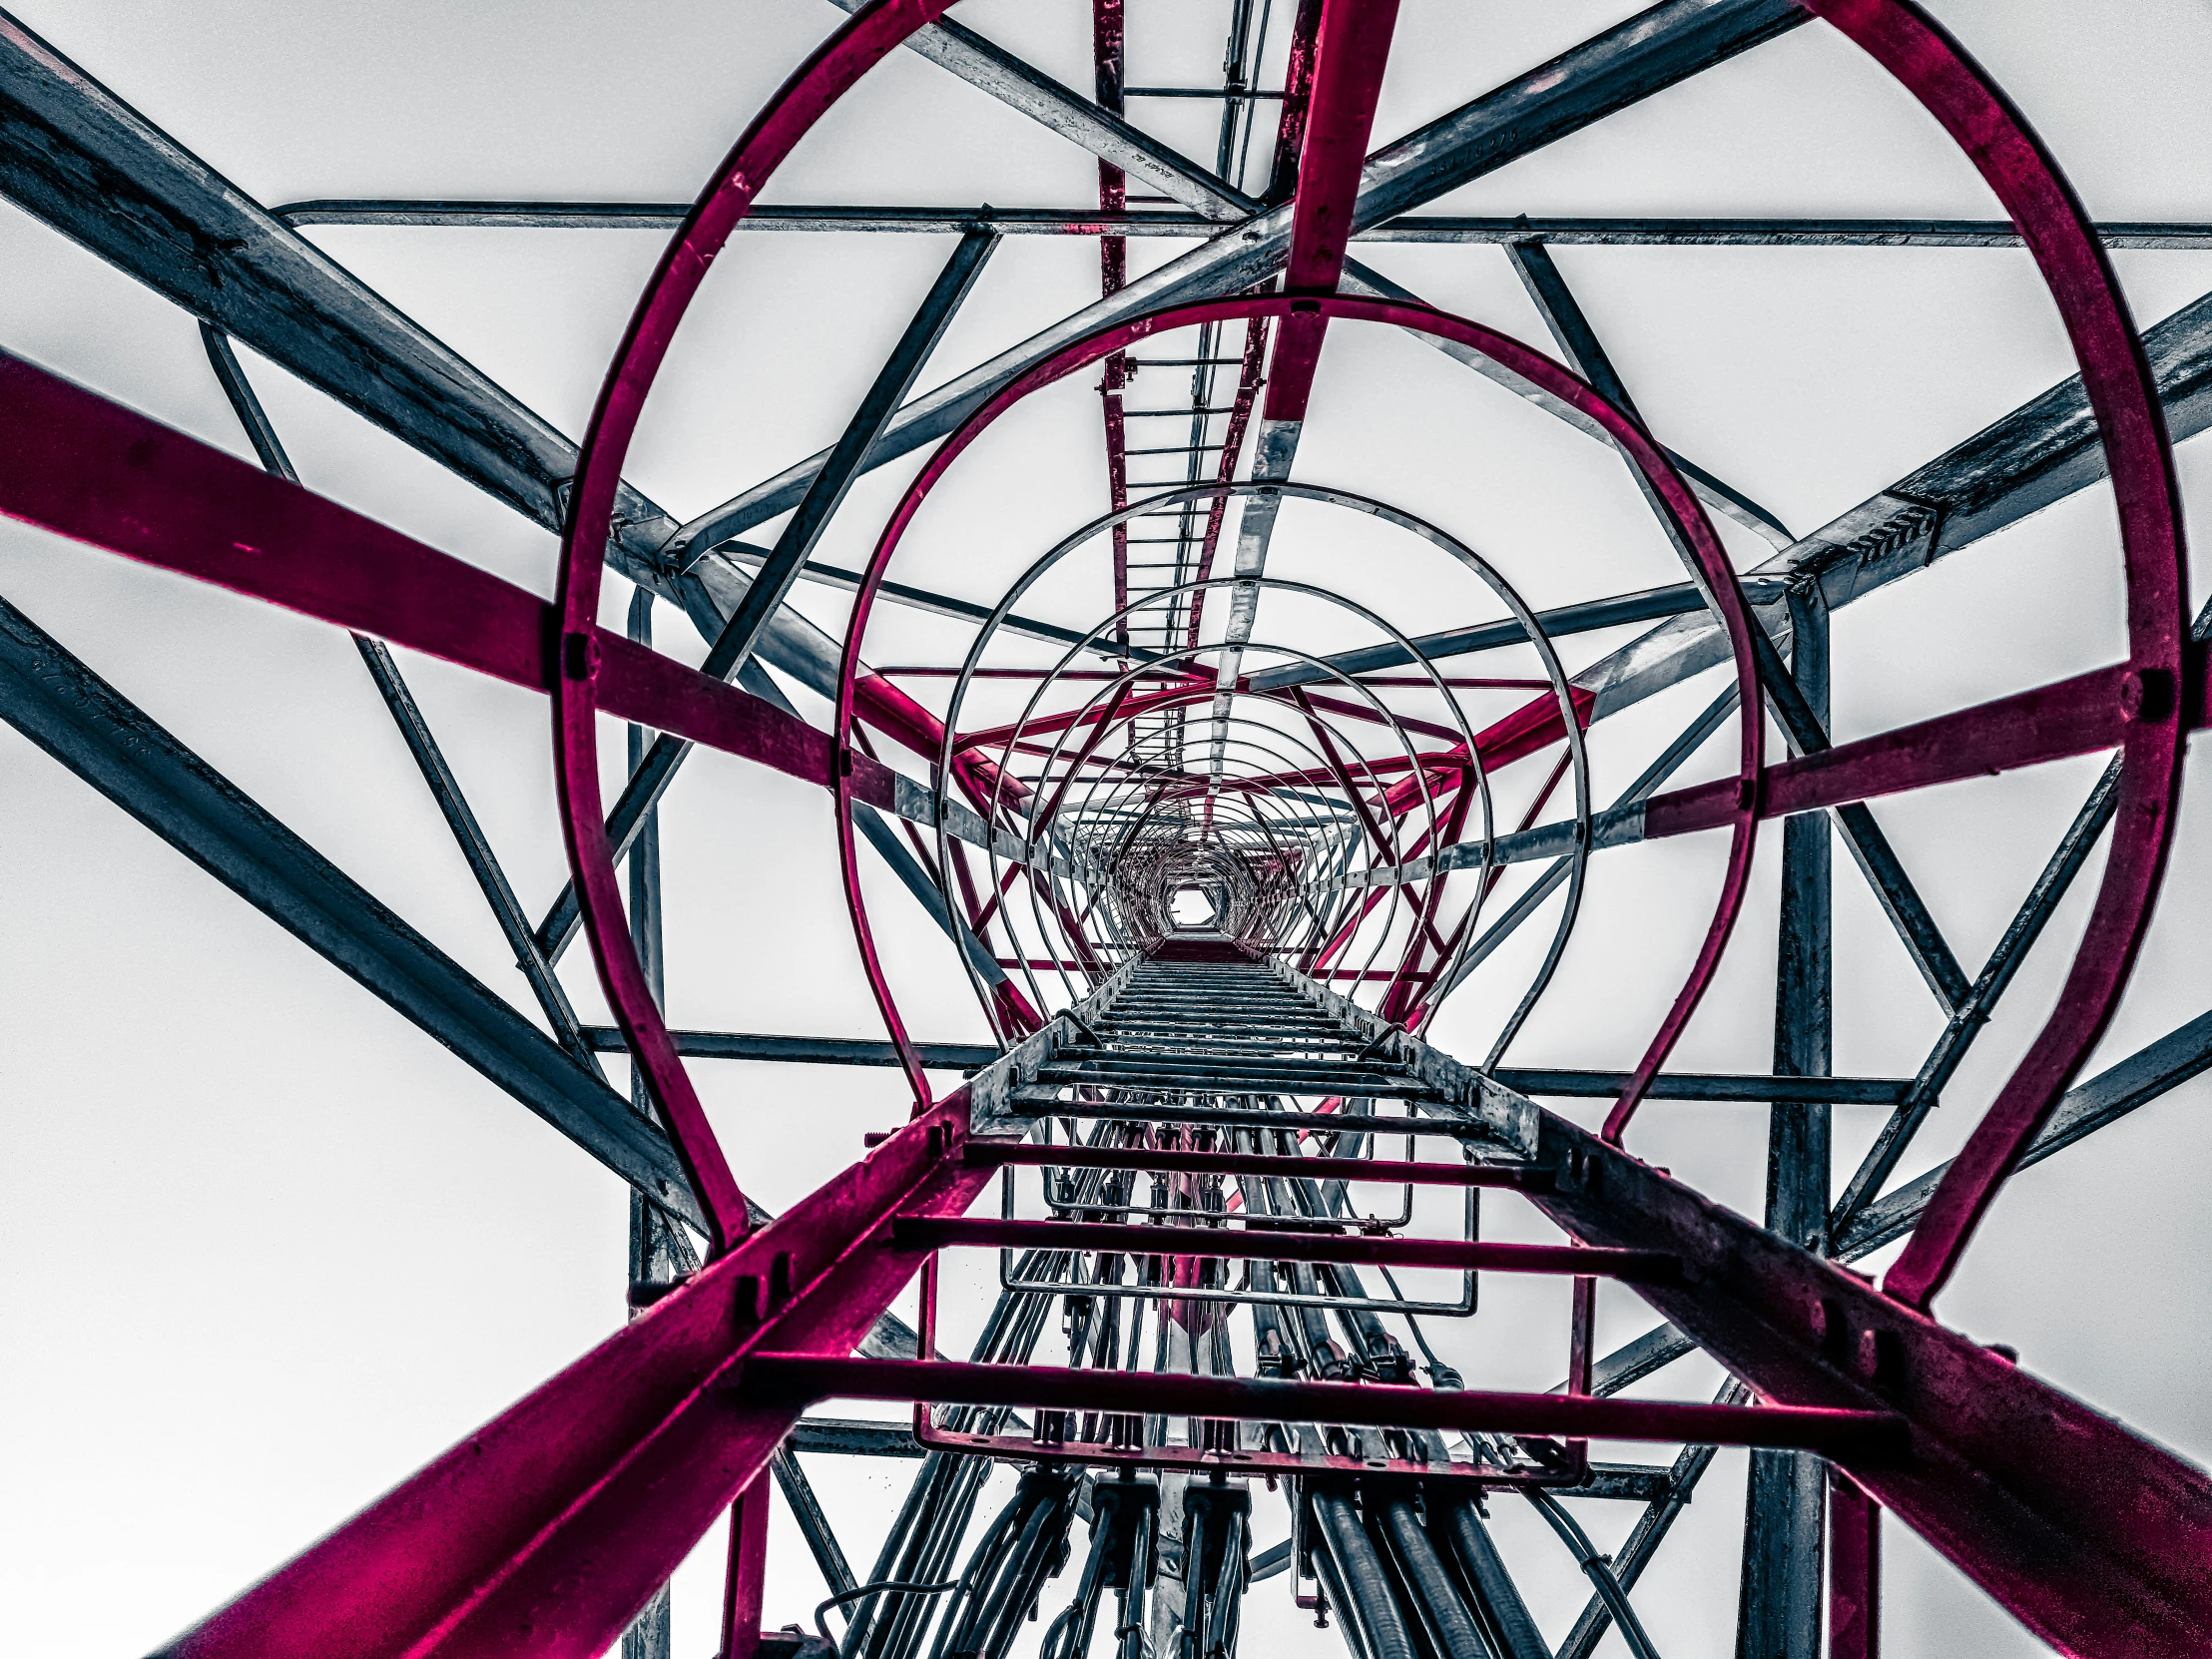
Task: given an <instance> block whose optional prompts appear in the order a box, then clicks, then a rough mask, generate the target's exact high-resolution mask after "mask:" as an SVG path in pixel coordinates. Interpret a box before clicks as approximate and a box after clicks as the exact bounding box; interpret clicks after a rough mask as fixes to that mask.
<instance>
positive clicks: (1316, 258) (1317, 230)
mask: <svg viewBox="0 0 2212 1659" xmlns="http://www.w3.org/2000/svg"><path fill="white" fill-rule="evenodd" d="M1396 25H1397V0H1323V4H1322V8H1321V29H1320V33H1319V36H1318V38H1317V40H1316V42H1315V48H1314V94H1313V105H1312V108H1311V110H1310V111H1309V113H1308V115H1307V118H1306V132H1305V136H1304V140H1303V142H1302V143H1301V144H1300V146H1299V156H1298V191H1297V194H1296V196H1295V197H1294V198H1293V201H1294V204H1295V205H1294V207H1293V209H1292V213H1291V253H1290V261H1289V265H1288V267H1287V269H1286V270H1285V272H1284V278H1283V280H1284V288H1285V291H1286V292H1289V293H1292V294H1316V293H1334V292H1336V291H1337V280H1338V278H1339V277H1342V276H1343V275H1344V268H1345V250H1346V249H1347V248H1348V247H1349V246H1350V244H1351V241H1352V210H1353V204H1354V202H1355V200H1356V199H1357V198H1358V196H1359V193H1360V169H1361V167H1362V165H1363V164H1364V163H1365V162H1366V161H1367V156H1368V135H1369V133H1370V132H1371V131H1372V130H1373V129H1374V126H1375V106H1376V101H1377V100H1378V99H1379V98H1380V97H1381V96H1382V93H1383V65H1384V63H1386V62H1387V61H1388V58H1389V55H1390V36H1391V33H1392V31H1393V30H1394V29H1395V27H1396ZM1288 113H1289V112H1287V111H1286V112H1285V114H1286V116H1288ZM1328 326H1329V324H1328V321H1327V319H1326V318H1324V317H1323V316H1322V315H1321V314H1320V313H1319V312H1317V311H1298V310H1293V311H1292V313H1291V314H1290V315H1289V316H1287V317H1285V318H1284V319H1283V328H1282V331H1281V332H1280V333H1279V334H1278V335H1277V337H1276V342H1275V367H1274V369H1273V371H1272V372H1271V373H1270V375H1269V379H1268V401H1267V409H1266V418H1267V419H1268V420H1270V421H1296V420H1304V419H1305V418H1306V400H1307V398H1308V396H1309V395H1311V393H1312V392H1313V389H1314V370H1315V368H1316V367H1317V366H1318V365H1319V364H1320V362H1321V342H1322V336H1323V334H1324V333H1325V332H1326V331H1327V330H1328Z"/></svg>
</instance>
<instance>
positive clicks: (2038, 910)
mask: <svg viewBox="0 0 2212 1659" xmlns="http://www.w3.org/2000/svg"><path fill="white" fill-rule="evenodd" d="M2207 632H2212V601H2207V602H2206V604H2205V606H2204V608H2203V609H2202V610H2200V611H2199V612H2198V613H2197V619H2196V623H2195V625H2194V626H2193V627H2192V629H2191V630H2190V638H2191V639H2193V640H2199V641H2201V640H2203V639H2204V638H2205V636H2206V634H2207ZM2121 766H2122V763H2121V757H2119V756H2117V755H2115V756H2113V757H2112V759H2111V760H2110V761H2109V762H2107V763H2106V765H2105V768H2104V772H2103V774H2102V776H2100V777H2099V778H2098V779H2097V782H2096V785H2095V787H2094V788H2093V789H2091V790H2090V791H2089V795H2088V799H2087V800H2085V801H2083V802H2082V804H2081V810H2080V811H2079V812H2078V813H2076V814H2075V815H2074V820H2073V823H2072V824H2070V825H2068V826H2067V828H2066V832H2065V834H2063V835H2061V836H2060V837H2059V840H2058V845H2057V847H2056V848H2054V849H2053V850H2052V852H2051V855H2050V857H2049V858H2048V859H2047V860H2046V861H2045V862H2044V865H2043V869H2042V873H2041V874H2039V875H2038V876H2036V878H2035V883H2034V885H2033V886H2031V887H2029V888H2028V891H2027V896H2026V897H2025V898H2024V899H2022V900H2021V901H2020V907H2019V909H2018V910H2017V911H2016V912H2015V913H2014V915H2013V917H2012V920H2011V923H2010V925H2008V926H2007V927H2006V928H2005V930H2004V934H2003V936H2002V937H2001V938H1999V939H1998V940H1997V942H1996V945H1995V947H1994V948H1993V949H1992V950H1990V952H1989V959H1988V960H1987V961H1986V962H1984V963H1983V964H1982V967H1981V972H1980V973H1979V974H1977V975H1976V976H1975V977H1974V982H1973V984H1972V985H1971V986H1970V987H1968V989H1967V991H1966V994H1965V996H1964V997H1963V998H1962V999H1961V1000H1960V1002H1959V1004H1958V1006H1957V1007H1955V1008H1954V1009H1952V1010H1951V1015H1950V1018H1949V1020H1948V1021H1947V1022H1946V1023H1945V1024H1944V1026H1943V1029H1942V1032H1941V1033H1940V1034H1939V1035H1938V1036H1937V1037H1936V1042H1935V1044H1934V1046H1933V1047H1932V1048H1930V1050H1929V1054H1928V1058H1927V1059H1926V1060H1925V1061H1923V1062H1922V1064H1921V1070H1920V1075H1919V1076H1918V1077H1916V1078H1914V1080H1913V1092H1912V1093H1911V1094H1909V1095H1907V1096H1906V1098H1905V1099H1904V1100H1903V1101H1901V1102H1900V1103H1899V1105H1898V1109H1897V1110H1896V1111H1895V1112H1894V1113H1892V1114H1891V1117H1890V1121H1889V1122H1888V1123H1886V1124H1884V1125H1883V1126H1882V1132H1881V1133H1880V1134H1879V1135H1877V1136H1876V1137H1875V1143H1874V1145H1873V1146H1871V1147H1869V1148H1868V1149H1867V1155H1866V1156H1865V1157H1864V1158H1863V1159H1861V1160H1860V1163H1859V1168H1858V1169H1857V1170H1856V1171H1855V1172H1854V1173H1853V1175H1852V1178H1851V1180H1850V1181H1849V1182H1848V1183H1846V1185H1845V1187H1844V1194H1843V1197H1841V1198H1840V1199H1838V1200H1837V1201H1836V1209H1835V1212H1834V1214H1833V1215H1832V1216H1831V1217H1830V1218H1829V1229H1830V1232H1831V1233H1832V1234H1834V1235H1836V1236H1839V1237H1840V1236H1841V1235H1842V1234H1843V1233H1844V1232H1845V1231H1846V1230H1847V1229H1848V1228H1849V1227H1850V1225H1851V1223H1852V1221H1853V1219H1854V1218H1855V1217H1857V1215H1858V1214H1859V1212H1860V1211H1861V1210H1863V1209H1865V1208H1866V1206H1867V1205H1868V1204H1869V1203H1870V1202H1872V1200H1873V1198H1874V1196H1875V1194H1877V1193H1878V1192H1880V1191H1881V1190H1882V1189H1883V1187H1884V1186H1885V1185H1886V1184H1887V1183H1888V1182H1889V1179H1890V1177H1891V1176H1892V1175H1893V1174H1895V1173H1896V1171H1897V1166H1898V1161H1899V1160H1900V1159H1901V1158H1903V1157H1904V1156H1905V1151H1906V1148H1907V1147H1908V1146H1910V1145H1911V1144H1912V1141H1913V1137H1914V1136H1915V1135H1917V1134H1919V1133H1920V1128H1921V1125H1922V1124H1923V1123H1924V1122H1925V1121H1926V1120H1927V1118H1928V1114H1929V1113H1930V1112H1932V1111H1934V1110H1935V1108H1936V1101H1937V1100H1938V1098H1940V1096H1941V1094H1942V1091H1943V1089H1944V1087H1945V1086H1946V1085H1947V1084H1948V1083H1949V1082H1950V1079H1951V1075H1952V1073H1953V1072H1955V1071H1956V1070H1957V1069H1958V1066H1959V1064H1960V1063H1961V1062H1962V1061H1963V1060H1964V1059H1965V1057H1966V1050H1967V1049H1968V1048H1970V1047H1971V1046H1972V1045H1973V1041H1974V1039H1975V1038H1976V1037H1977V1036H1979V1035H1980V1033H1981V1028H1982V1027H1983V1026H1984V1025H1986V1024H1987V1023H1988V1019H1989V1014H1990V1011H1991V1010H1992V1009H1993V1008H1995V1006H1996V1003H1997V999H1998V998H1999V997H2001V996H2003V995H2004V993H2005V990H2006V989H2007V988H2008V987H2009V986H2010V985H2011V983H2012V976H2013V975H2014V974H2015V973H2016V972H2018V971H2019V966H2020V964H2021V962H2023V961H2025V960H2026V958H2027V953H2028V952H2029V951H2030V950H2032V949H2033V948H2034V946H2035V941H2036V940H2037V939H2038V938H2040V937H2041V936H2042V931H2043V927H2044V925H2045V923H2047V922H2048V921H2049V920H2050V918H2051V916H2052V914H2053V913H2054V912H2055V911H2056V910H2057V908H2058V904H2059V900H2061V899H2062V898H2064V897H2065V896H2066V891H2067V889H2068V888H2069V887H2071V886H2072V885H2073V881H2074V877H2075V876H2076V875H2078V874H2080V872H2081V869H2082V866H2083V865H2084V864H2086V863H2087V862H2088V860H2089V853H2090V850H2091V849H2092V848H2093V847H2095V845H2096V843H2097V841H2098V840H2099V838H2101V837H2102V835H2103V834H2104V829H2105V826H2106V825H2108V824H2110V823H2111V822H2112V814H2113V812H2114V811H2115V809H2116V808H2117V807H2118V804H2119V798H2120V773H2121Z"/></svg>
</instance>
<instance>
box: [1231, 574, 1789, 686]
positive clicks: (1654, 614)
mask: <svg viewBox="0 0 2212 1659" xmlns="http://www.w3.org/2000/svg"><path fill="white" fill-rule="evenodd" d="M1745 587H1746V591H1747V592H1748V593H1751V594H1755V595H1757V596H1758V597H1759V598H1761V599H1778V598H1780V597H1781V596H1782V592H1783V589H1782V586H1781V584H1779V583H1746V584H1745ZM1704 609H1705V596H1704V595H1703V594H1702V593H1700V592H1698V590H1697V589H1696V587H1694V586H1693V585H1692V584H1690V583H1688V582H1675V583H1672V584H1670V585H1669V586H1667V587H1663V588H1646V589H1644V590H1643V591H1642V592H1640V593H1623V594H1616V595H1615V596H1614V597H1612V598H1611V599H1590V600H1585V601H1583V602H1582V603H1581V604H1578V605H1561V606H1558V607H1557V608H1555V609H1553V610H1549V611H1538V612H1537V613H1536V623H1537V626H1538V627H1540V628H1541V629H1542V630H1543V632H1544V635H1545V637H1546V638H1549V639H1565V638H1566V637H1567V636H1568V635H1569V634H1588V633H1594V632H1596V631H1597V630H1598V629H1601V628H1620V627H1625V626H1626V625H1627V624H1629V623H1632V622H1653V621H1656V620H1658V619H1659V618H1661V617H1670V616H1682V615H1684V614H1685V613H1687V612H1691V611H1702V610H1704ZM1527 638H1528V631H1527V630H1526V629H1524V628H1523V627H1522V626H1521V625H1520V622H1519V620H1518V619H1517V618H1514V617H1507V618H1505V619H1504V620H1503V621H1500V622H1482V623H1477V624H1475V625H1474V626H1472V627H1468V628H1452V629H1447V630H1445V631H1444V632H1442V633H1436V634H1419V635H1415V636H1414V637H1413V638H1412V640H1410V641H1409V642H1408V643H1409V644H1411V645H1412V647H1413V648H1414V650H1415V651H1417V652H1419V654H1420V657H1421V658H1426V659H1427V660H1429V661H1430V662H1435V661H1438V660H1440V659H1442V658H1446V657H1465V656H1471V655H1472V654H1473V653H1475V652H1478V651H1491V650H1495V649H1497V648H1498V647H1500V646H1507V645H1519V644H1520V643H1521V642H1522V641H1524V640H1526V639H1527ZM1418 660H1419V658H1416V657H1415V656H1414V655H1413V652H1410V651H1407V650H1405V649H1404V648H1403V647H1401V646H1398V645H1396V644H1394V643H1392V644H1388V645H1371V646H1366V647H1363V648H1362V649H1360V650H1358V651H1343V652H1339V653H1338V654H1337V655H1335V656H1333V657H1325V658H1323V659H1322V661H1323V662H1325V663H1327V664H1328V665H1329V667H1330V668H1333V669H1336V670H1337V671H1338V672H1340V673H1344V674H1377V673H1380V672H1382V671H1383V669H1390V668H1404V667H1407V666H1409V665H1411V664H1412V663H1414V662H1416V661H1418ZM1329 677H1330V676H1329V673H1328V670H1327V669H1324V668H1322V667H1320V666H1318V665H1316V664H1312V663H1286V664H1284V665H1283V666H1282V667H1280V668H1269V669H1262V670H1261V671H1260V672H1259V673H1257V674H1254V675H1251V676H1249V677H1248V684H1250V686H1251V688H1252V689H1253V690H1254V691H1256V692H1259V691H1276V690H1281V689H1284V688H1286V687H1290V686H1303V685H1308V684H1311V683H1312V682H1314V681H1316V680H1324V679H1328V678H1329Z"/></svg>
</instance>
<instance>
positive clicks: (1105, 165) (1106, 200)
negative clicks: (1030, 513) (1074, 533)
mask: <svg viewBox="0 0 2212 1659" xmlns="http://www.w3.org/2000/svg"><path fill="white" fill-rule="evenodd" d="M1122 44H1123V20H1122V0H1091V62H1092V72H1093V84H1094V87H1095V89H1096V95H1097V100H1098V107H1099V108H1100V109H1102V110H1104V111H1106V112H1107V113H1108V114H1110V115H1114V116H1119V115H1120V114H1121V113H1122V104H1121V87H1122ZM1098 206H1099V211H1100V212H1101V213H1106V214H1120V213H1123V212H1125V211H1126V210H1127V209H1128V206H1129V178H1128V175H1127V174H1125V173H1124V172H1123V171H1122V170H1121V169H1120V168H1118V167H1116V166H1115V165H1114V164H1113V163H1112V162H1109V161H1107V160H1105V159H1104V158H1103V157H1101V158H1100V160H1099V164H1098ZM1098 277H1099V281H1098V291H1099V295H1100V297H1102V298H1108V299H1110V298H1112V297H1113V296H1114V295H1115V294H1117V293H1119V292H1120V291H1121V290H1122V288H1123V287H1124V286H1126V285H1127V284H1128V281H1129V242H1128V239H1127V238H1125V237H1117V236H1111V235H1107V236H1101V237H1100V238H1099V239H1098ZM1128 384H1129V366H1128V362H1127V360H1126V359H1125V358H1124V357H1123V356H1122V355H1121V354H1120V353H1118V352H1117V353H1116V354H1115V355H1113V356H1111V357H1109V358H1107V359H1106V367H1105V372H1104V374H1103V375H1102V376H1101V377H1100V379H1099V384H1098V398H1099V406H1100V409H1101V412H1102V413H1103V415H1104V417H1105V422H1106V498H1107V500H1108V501H1109V502H1111V503H1112V505H1113V509H1114V511H1116V512H1119V511H1121V509H1122V508H1124V507H1126V506H1128V505H1129V429H1128V426H1127V424H1126V422H1125V420H1124V418H1123V415H1122V392H1123V390H1124V389H1125V388H1126V387H1127V385H1128ZM1113 556H1114V609H1115V611H1116V612H1117V613H1118V612H1122V611H1124V610H1125V609H1126V608H1127V606H1128V604H1129V526H1128V524H1127V522H1125V521H1122V522H1117V523H1116V524H1115V525H1114V530H1113ZM1114 641H1115V643H1116V644H1117V645H1119V646H1121V647H1122V649H1124V650H1127V649H1128V646H1129V619H1128V617H1127V616H1125V615H1121V616H1117V617H1116V619H1115V622H1114Z"/></svg>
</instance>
